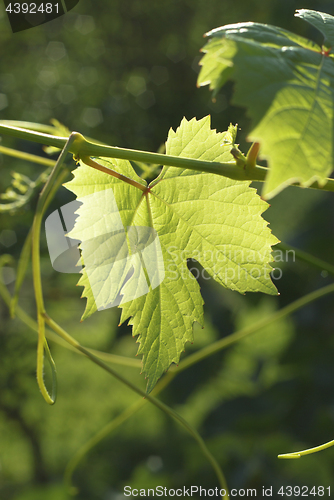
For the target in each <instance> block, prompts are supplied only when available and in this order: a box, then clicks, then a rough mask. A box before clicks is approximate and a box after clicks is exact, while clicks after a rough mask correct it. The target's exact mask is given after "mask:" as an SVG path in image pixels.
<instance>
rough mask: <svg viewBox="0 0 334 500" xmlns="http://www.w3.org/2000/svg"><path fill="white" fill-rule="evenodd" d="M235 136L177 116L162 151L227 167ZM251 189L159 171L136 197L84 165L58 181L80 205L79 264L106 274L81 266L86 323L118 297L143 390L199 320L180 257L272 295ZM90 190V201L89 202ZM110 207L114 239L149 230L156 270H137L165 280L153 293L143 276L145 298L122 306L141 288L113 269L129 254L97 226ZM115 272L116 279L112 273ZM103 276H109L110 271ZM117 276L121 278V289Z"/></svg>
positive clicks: (196, 295)
mask: <svg viewBox="0 0 334 500" xmlns="http://www.w3.org/2000/svg"><path fill="white" fill-rule="evenodd" d="M235 135H236V127H233V126H230V127H229V130H228V131H227V132H223V133H216V131H214V130H211V129H210V117H206V118H203V119H202V120H199V121H197V120H196V119H192V120H190V121H187V120H186V119H183V121H182V123H181V126H180V127H179V128H178V129H177V131H176V132H174V131H173V130H170V132H169V135H168V140H167V143H166V154H167V155H175V156H182V157H187V158H198V159H202V160H206V161H222V162H227V161H232V160H233V157H232V156H231V154H230V150H231V146H233V145H234V141H235ZM98 162H99V163H101V164H103V165H105V166H109V168H113V169H114V170H118V171H120V172H121V173H122V174H123V175H126V176H127V177H130V178H131V179H133V180H136V181H137V182H139V183H140V184H141V185H142V186H144V185H145V184H146V183H145V181H143V180H142V179H140V178H139V177H137V175H136V174H135V172H134V171H133V170H132V167H131V166H130V164H129V163H128V162H126V161H124V160H107V159H102V158H99V159H98ZM249 184H250V183H249V182H241V181H235V180H232V179H227V178H225V177H221V176H216V175H214V174H207V173H200V172H195V171H193V170H185V169H179V168H174V167H164V168H163V170H162V172H161V174H160V175H159V177H157V179H155V180H154V181H153V182H152V183H151V184H150V186H149V189H148V190H147V191H146V192H143V191H142V190H141V189H138V188H137V187H135V186H132V185H129V184H127V183H125V182H123V181H120V180H118V179H115V178H114V177H112V176H110V175H108V174H105V173H101V172H97V171H93V170H92V169H91V168H89V167H88V166H86V165H84V164H82V165H81V166H80V167H79V168H78V169H76V170H75V171H74V179H73V180H72V181H70V182H69V183H67V184H66V187H67V188H68V189H70V190H71V191H73V192H74V193H75V194H76V195H77V197H78V200H79V201H81V202H82V203H83V205H82V206H81V207H80V208H79V210H78V212H77V213H78V214H79V218H78V219H77V221H76V225H75V227H74V230H73V231H72V232H71V233H70V236H71V237H73V238H76V239H80V240H81V241H83V242H84V243H83V244H81V248H82V257H83V261H84V263H85V265H86V266H87V258H88V259H89V258H91V257H90V256H91V255H92V254H94V253H96V255H98V261H99V262H100V263H101V264H102V263H103V262H109V268H108V266H107V265H100V266H98V265H95V266H93V268H92V269H91V270H89V269H88V271H87V272H85V273H84V274H83V277H82V278H81V280H80V281H79V285H84V286H85V290H84V293H83V296H85V297H87V298H88V303H87V310H86V312H85V314H84V317H87V316H89V315H90V314H92V313H93V312H94V311H95V310H96V309H99V308H104V307H108V306H109V307H110V306H111V304H112V303H113V301H114V300H115V298H116V297H117V295H118V294H119V293H120V292H121V294H122V295H123V298H122V301H121V304H120V305H121V307H122V309H123V311H122V317H121V322H124V321H125V320H126V319H128V318H131V319H130V322H129V324H131V325H133V335H135V336H136V335H139V337H138V342H139V343H140V347H139V349H138V354H143V371H144V372H145V373H146V375H147V376H148V378H149V382H148V387H147V390H148V391H150V390H152V388H153V387H154V385H155V383H156V382H157V380H158V379H159V378H160V377H161V375H162V374H163V373H164V372H165V371H166V370H167V369H168V367H169V366H170V365H171V363H177V362H178V361H179V358H180V354H181V352H182V351H183V350H184V345H185V343H186V342H187V341H192V340H193V332H192V326H193V323H194V321H197V322H199V323H200V324H202V323H203V300H202V297H201V294H200V289H199V285H198V283H197V281H196V279H195V278H194V277H193V275H192V274H191V273H190V272H189V270H188V268H187V259H190V258H194V259H196V260H197V261H198V262H199V263H200V264H201V265H202V266H203V267H204V268H205V269H206V270H207V272H208V273H209V274H210V276H212V277H213V278H214V279H215V280H216V281H218V283H220V284H222V285H223V286H225V287H227V288H230V289H232V290H237V291H239V292H240V293H244V292H246V291H253V292H257V291H261V292H264V293H269V294H276V293H277V291H276V288H275V286H274V285H273V283H272V282H271V280H270V272H271V270H272V268H271V266H270V265H269V262H271V261H272V257H271V245H274V244H276V243H277V241H278V240H277V239H276V238H275V237H274V236H273V235H272V234H271V231H270V230H269V228H268V227H267V222H266V221H265V220H264V219H263V218H262V217H261V214H262V212H263V211H264V210H266V208H267V207H268V205H267V204H266V203H265V202H264V201H263V200H261V198H260V197H259V196H258V195H257V194H256V191H255V190H254V189H252V188H250V187H249ZM111 190H112V192H111ZM96 193H98V198H97V200H98V202H97V203H95V201H94V196H92V195H95V194H96ZM111 194H112V196H111ZM110 200H112V201H110ZM114 201H115V203H116V205H114V204H113V203H114ZM116 207H117V209H118V212H117V213H118V214H119V219H118V218H115V217H114V215H112V220H113V226H114V228H115V230H116V232H117V231H120V228H118V226H121V225H122V226H123V228H125V229H126V231H125V232H126V234H127V235H129V233H130V232H131V228H132V229H133V228H137V230H138V228H142V229H143V230H144V228H151V230H152V231H153V230H154V231H155V232H156V234H157V237H158V241H159V248H160V249H161V253H162V259H163V262H162V264H163V266H162V267H163V268H164V270H163V269H161V262H160V261H159V259H158V258H156V259H155V260H154V259H150V262H146V261H145V258H144V259H142V262H141V264H142V266H143V267H145V266H146V270H145V271H146V277H147V275H150V276H152V269H151V267H152V266H153V269H155V268H157V271H156V273H157V274H158V275H160V276H162V273H164V279H163V281H162V282H161V284H160V285H159V286H155V287H153V285H152V279H149V280H148V281H150V283H149V284H150V285H151V286H150V290H149V291H148V293H146V294H142V295H141V296H137V298H135V299H134V300H128V299H129V297H130V296H131V295H133V291H134V289H135V288H136V286H137V285H136V284H137V283H139V274H138V272H137V270H136V266H134V268H135V271H134V274H133V275H132V276H130V278H129V274H128V273H129V268H128V267H126V266H124V268H121V267H118V264H117V262H118V261H119V259H118V260H117V256H116V255H118V256H119V255H122V257H123V256H124V255H125V253H124V252H123V249H124V248H125V247H126V244H127V248H128V249H130V250H129V255H132V256H134V255H135V253H134V252H133V251H131V250H133V249H132V248H130V247H131V242H130V243H129V242H128V241H127V240H126V244H125V243H124V245H123V243H122V242H121V243H120V242H119V240H118V239H117V241H118V243H117V242H116V243H114V240H111V237H110V229H107V230H106V229H105V224H106V222H105V221H106V220H107V219H108V217H110V213H108V210H109V212H110V211H111V213H112V214H114V213H115V211H116ZM103 234H104V235H105V236H103ZM139 235H140V231H139ZM94 238H96V242H97V243H96V245H95V248H93V247H91V248H90V254H89V252H88V253H87V254H86V251H85V249H88V247H89V245H88V246H87V245H86V244H85V241H87V240H88V241H90V242H92V241H93V240H94ZM123 242H124V240H123ZM117 245H118V246H117ZM116 247H117V248H116ZM92 248H93V251H92ZM142 255H144V252H143V251H142ZM156 256H158V252H156ZM143 260H144V263H143ZM159 266H160V267H159ZM114 267H115V268H116V279H113V277H112V276H111V275H112V274H113V272H114V270H113V268H114ZM107 269H109V271H113V272H112V273H109V274H108V272H106V270H107ZM150 273H151V274H150ZM125 275H127V276H128V280H127V281H126V282H125V285H124V286H123V280H124V277H125ZM138 286H139V285H138ZM92 289H94V292H93V291H92ZM98 289H99V292H98V291H97V290H98Z"/></svg>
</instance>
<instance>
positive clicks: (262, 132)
mask: <svg viewBox="0 0 334 500" xmlns="http://www.w3.org/2000/svg"><path fill="white" fill-rule="evenodd" d="M297 15H298V16H299V17H302V18H303V19H305V20H307V21H309V22H311V23H312V24H313V25H314V26H316V27H317V28H318V29H321V31H322V32H323V33H324V34H325V36H326V41H327V43H328V44H329V45H326V46H324V47H323V48H322V47H320V46H318V45H316V44H315V43H313V42H311V41H309V40H307V39H304V38H302V37H299V36H297V35H295V34H293V33H290V32H289V31H286V30H283V29H281V28H277V27H275V26H270V25H263V24H259V23H240V24H234V25H227V26H223V27H221V28H217V29H215V30H213V31H210V32H209V33H208V34H207V36H209V37H210V40H209V42H208V43H207V44H206V46H205V47H204V48H203V52H204V53H205V55H204V57H203V59H202V60H201V65H202V70H201V73H200V75H199V78H198V85H207V84H210V88H211V89H213V90H214V92H215V93H217V91H218V90H219V89H220V88H221V87H222V85H223V84H224V83H225V82H226V80H227V79H229V78H232V79H233V80H235V82H236V89H235V95H234V103H235V104H237V105H241V106H246V107H247V112H248V114H249V116H250V117H251V119H252V130H251V131H250V133H249V140H252V141H258V142H260V143H261V148H262V149H261V153H262V155H263V157H264V158H266V159H267V160H268V164H269V167H270V169H269V172H268V174H267V177H266V182H265V185H264V190H263V195H264V196H265V197H266V198H271V197H273V196H274V195H276V194H277V193H278V192H279V191H281V190H282V189H284V188H285V187H286V186H288V185H290V184H293V183H300V185H302V186H310V185H311V184H312V183H314V182H315V181H317V182H318V183H319V185H320V186H323V185H324V184H325V182H326V177H327V176H328V175H329V174H330V173H331V172H332V170H333V161H334V159H333V147H332V142H333V133H334V129H333V106H334V91H333V88H334V55H333V54H331V53H330V50H331V46H332V45H333V43H334V40H333V31H334V18H333V17H332V16H330V15H328V14H322V13H317V12H313V11H308V10H300V11H298V14H297Z"/></svg>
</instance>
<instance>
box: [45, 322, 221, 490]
mask: <svg viewBox="0 0 334 500" xmlns="http://www.w3.org/2000/svg"><path fill="white" fill-rule="evenodd" d="M43 317H44V320H45V322H46V324H47V325H49V327H50V328H52V329H53V331H54V332H56V333H57V334H58V335H59V336H60V337H61V338H62V339H63V340H65V341H66V342H68V343H69V344H70V345H72V346H73V347H74V348H75V349H77V350H78V351H80V352H81V353H82V354H84V355H85V356H87V358H89V359H90V360H91V361H93V363H95V364H96V365H98V366H100V367H101V368H103V370H105V371H106V372H108V373H110V375H112V376H113V377H115V378H116V379H117V380H119V381H120V382H122V383H123V384H124V385H126V386H127V387H129V389H131V390H132V391H133V392H135V393H137V394H139V396H142V397H143V398H145V399H147V401H149V402H150V403H151V404H153V405H154V406H156V407H157V408H159V409H160V410H162V411H163V412H164V413H166V414H167V415H170V416H171V417H172V418H174V419H175V420H177V421H178V422H179V423H180V424H181V425H182V426H183V427H184V428H185V429H186V430H187V431H188V432H189V434H191V436H192V437H193V438H194V439H195V441H196V442H197V444H198V445H199V447H200V449H201V450H202V452H203V454H204V456H205V457H206V458H207V460H208V461H209V462H210V464H211V466H212V468H213V469H214V471H215V472H216V475H217V477H218V479H219V483H220V486H221V489H222V490H223V491H224V492H225V493H224V494H223V495H222V498H223V499H224V500H228V498H229V494H228V489H227V483H226V479H225V477H224V474H223V472H222V470H221V468H220V465H219V464H218V462H217V460H216V459H215V457H214V456H213V455H212V454H211V452H210V451H209V449H208V448H207V446H206V444H205V442H204V440H203V439H202V437H201V436H200V434H199V433H198V432H197V431H196V429H194V428H193V427H192V426H191V425H190V424H189V423H188V422H187V421H186V420H185V419H184V418H183V417H181V415H179V414H178V413H177V412H176V411H174V410H173V409H172V408H170V407H169V406H167V405H166V404H165V403H163V402H162V401H160V400H159V399H156V398H155V397H153V396H151V395H149V394H146V393H145V392H144V391H143V390H141V389H140V388H139V387H137V386H136V385H134V384H133V383H132V382H130V381H129V380H127V379H126V378H125V377H123V376H122V375H121V374H119V373H117V372H116V371H115V370H114V369H113V368H111V367H110V366H108V365H106V364H105V363H104V362H103V361H102V360H101V359H99V358H97V357H96V356H94V354H92V353H91V352H90V351H89V350H87V349H86V348H85V347H83V346H82V345H81V344H79V342H77V341H76V340H75V339H74V338H73V337H71V336H70V335H69V334H68V333H67V332H66V331H65V330H64V329H63V328H61V326H59V325H58V324H57V323H56V322H55V321H54V320H53V319H52V318H50V317H49V316H48V315H47V314H46V312H44V313H43Z"/></svg>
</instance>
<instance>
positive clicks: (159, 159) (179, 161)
mask: <svg viewBox="0 0 334 500" xmlns="http://www.w3.org/2000/svg"><path fill="white" fill-rule="evenodd" d="M0 133H2V134H6V135H10V136H13V137H18V138H20V139H26V140H28V141H33V142H38V143H40V144H44V145H47V146H54V147H56V148H59V149H62V148H64V147H65V145H66V144H67V140H68V138H67V137H58V136H54V135H49V134H45V133H42V132H38V131H34V130H28V129H24V128H20V127H14V126H11V125H6V124H5V122H4V121H2V122H0ZM73 134H75V136H76V140H75V141H73V142H72V144H71V146H70V147H69V152H71V153H73V155H74V156H75V157H76V158H77V159H80V158H84V157H89V156H104V157H109V158H118V159H124V160H129V161H138V162H144V163H152V164H156V165H166V166H170V167H177V168H185V169H190V170H196V171H198V172H208V173H212V174H217V175H222V176H224V177H229V178H230V179H235V180H241V181H246V180H249V181H259V182H263V181H264V180H265V177H266V174H267V172H268V169H267V168H264V167H261V166H260V165H254V166H253V167H252V168H241V167H240V166H237V164H236V162H234V161H232V162H227V163H219V162H211V161H202V160H198V159H193V158H182V157H180V156H171V155H165V154H159V153H152V152H148V151H140V150H134V149H126V148H118V147H114V146H106V145H103V144H95V143H94V142H90V141H88V140H87V139H85V138H84V137H83V135H81V134H79V133H78V132H72V134H71V135H73ZM70 137H71V136H70ZM245 166H246V165H245ZM296 185H297V186H298V184H296ZM308 187H309V188H312V189H321V190H323V191H332V192H334V179H327V181H326V183H325V185H323V186H320V185H319V184H318V183H317V182H314V183H313V184H311V185H310V186H308Z"/></svg>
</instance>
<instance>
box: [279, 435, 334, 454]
mask: <svg viewBox="0 0 334 500" xmlns="http://www.w3.org/2000/svg"><path fill="white" fill-rule="evenodd" d="M331 446H334V440H332V441H328V443H325V444H321V445H320V446H315V447H314V448H308V449H307V450H303V451H294V452H292V453H283V454H282V455H277V458H286V459H290V458H300V457H302V456H304V455H310V454H311V453H317V452H318V451H322V450H326V448H330V447H331Z"/></svg>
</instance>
